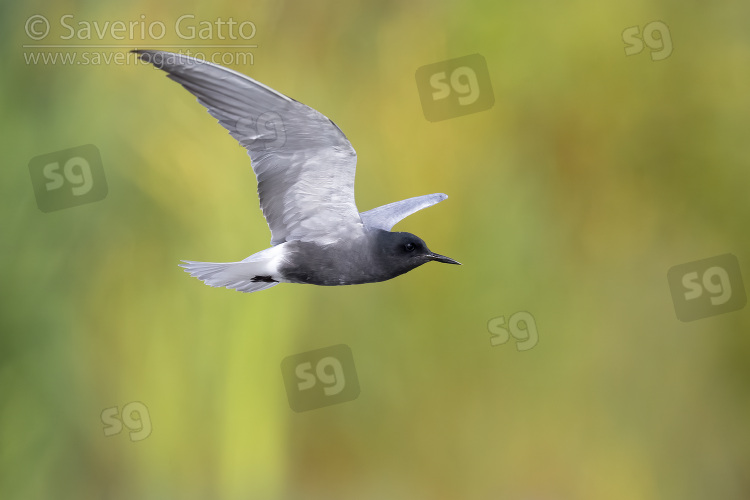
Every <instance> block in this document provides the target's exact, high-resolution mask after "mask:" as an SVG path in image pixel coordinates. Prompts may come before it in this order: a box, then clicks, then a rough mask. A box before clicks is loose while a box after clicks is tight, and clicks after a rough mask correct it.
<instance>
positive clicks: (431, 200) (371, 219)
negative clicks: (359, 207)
mask: <svg viewBox="0 0 750 500" xmlns="http://www.w3.org/2000/svg"><path fill="white" fill-rule="evenodd" d="M447 197H448V195H445V194H443V193H435V194H426V195H424V196H417V197H415V198H408V199H406V200H401V201H397V202H395V203H389V204H388V205H383V206H382V207H378V208H373V209H372V210H368V211H367V212H362V213H361V214H359V216H360V217H361V218H362V222H363V223H364V225H365V227H366V228H367V229H383V230H385V231H390V230H391V228H392V227H393V226H395V225H396V223H397V222H398V221H400V220H401V219H405V218H406V217H408V216H410V215H411V214H413V213H414V212H418V211H419V210H422V209H423V208H427V207H429V206H432V205H434V204H435V203H440V202H441V201H443V200H444V199H446V198H447Z"/></svg>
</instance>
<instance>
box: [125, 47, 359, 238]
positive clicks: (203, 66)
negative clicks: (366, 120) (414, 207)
mask: <svg viewBox="0 0 750 500" xmlns="http://www.w3.org/2000/svg"><path fill="white" fill-rule="evenodd" d="M133 52H135V53H137V54H139V57H140V58H141V59H142V60H144V61H146V62H150V63H151V64H153V65H154V66H156V67H157V68H159V69H162V70H164V71H166V72H167V73H168V75H167V76H169V78H171V79H172V80H174V81H176V82H178V83H180V84H181V85H182V86H183V87H185V88H186V89H187V90H188V91H190V93H192V94H193V95H195V96H196V97H197V98H198V102H199V103H201V104H202V105H203V106H205V107H206V108H207V109H208V112H209V113H210V114H211V115H212V116H213V117H214V118H216V119H217V120H219V123H220V124H221V125H222V126H223V127H224V128H226V129H227V130H228V131H229V133H230V134H231V135H232V137H234V138H235V139H237V140H238V141H239V142H240V144H241V145H242V146H243V147H245V149H247V151H248V153H249V154H250V159H251V161H252V166H253V171H254V172H255V175H256V177H257V178H258V196H259V198H260V208H261V210H262V211H263V216H264V217H265V218H266V221H267V222H268V227H269V228H270V229H271V244H272V245H276V244H279V243H282V242H284V241H290V240H303V241H316V242H319V243H321V244H327V243H332V242H334V241H336V240H338V239H339V238H341V237H343V236H345V235H347V234H348V233H351V231H356V230H362V220H361V219H360V217H359V214H358V212H357V207H356V205H355V203H354V172H355V169H356V165H357V154H356V153H355V152H354V148H352V145H351V144H350V143H349V141H348V140H347V138H346V136H345V135H344V133H343V132H341V130H340V129H339V128H338V127H337V126H336V125H335V124H334V123H333V122H332V121H331V120H329V119H328V118H326V117H325V116H323V115H322V114H320V113H318V112H317V111H315V110H314V109H312V108H310V107H308V106H305V105H304V104H302V103H300V102H297V101H295V100H294V99H290V98H289V97H287V96H285V95H283V94H280V93H278V92H276V91H275V90H273V89H271V88H269V87H266V86H265V85H263V84H261V83H258V82H256V81H255V80H253V79H251V78H248V77H247V76H245V75H242V74H240V73H237V72H236V71H232V70H230V69H227V68H224V67H222V66H217V65H215V64H211V63H208V62H205V61H201V60H198V59H195V58H192V57H187V56H182V55H179V54H173V53H170V52H163V51H157V50H135V51H133Z"/></svg>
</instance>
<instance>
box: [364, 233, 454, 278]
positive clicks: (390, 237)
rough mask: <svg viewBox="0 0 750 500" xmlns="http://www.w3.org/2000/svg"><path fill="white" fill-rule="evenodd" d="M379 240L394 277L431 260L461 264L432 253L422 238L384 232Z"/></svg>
mask: <svg viewBox="0 0 750 500" xmlns="http://www.w3.org/2000/svg"><path fill="white" fill-rule="evenodd" d="M378 240H379V241H378V246H379V247H380V250H381V252H382V255H383V257H384V258H385V261H386V264H387V266H388V267H389V268H391V269H393V271H394V272H395V273H396V274H394V276H398V275H399V274H403V273H405V272H408V271H411V270H412V269H414V268H415V267H419V266H421V265H422V264H425V263H427V262H430V261H431V260H434V261H435V262H444V263H446V264H458V265H460V264H461V263H460V262H456V261H455V260H453V259H450V258H448V257H445V256H444V255H440V254H436V253H434V252H432V251H430V249H429V248H427V245H426V244H425V242H424V241H423V240H422V239H421V238H419V237H418V236H415V235H413V234H411V233H392V232H388V231H383V232H382V234H380V235H379V238H378Z"/></svg>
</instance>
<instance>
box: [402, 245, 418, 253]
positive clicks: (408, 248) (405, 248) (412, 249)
mask: <svg viewBox="0 0 750 500" xmlns="http://www.w3.org/2000/svg"><path fill="white" fill-rule="evenodd" d="M415 248H416V247H415V246H414V243H407V244H406V245H404V250H406V251H407V252H413V251H414V249H415Z"/></svg>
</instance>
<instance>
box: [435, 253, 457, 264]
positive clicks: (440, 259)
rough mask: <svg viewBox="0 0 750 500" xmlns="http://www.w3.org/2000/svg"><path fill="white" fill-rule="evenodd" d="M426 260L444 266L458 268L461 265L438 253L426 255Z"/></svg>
mask: <svg viewBox="0 0 750 500" xmlns="http://www.w3.org/2000/svg"><path fill="white" fill-rule="evenodd" d="M427 258H428V259H430V260H434V261H437V262H444V263H446V264H456V265H458V266H460V265H461V263H460V262H458V261H457V260H453V259H451V258H450V257H446V256H445V255H440V254H438V253H429V254H427Z"/></svg>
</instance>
